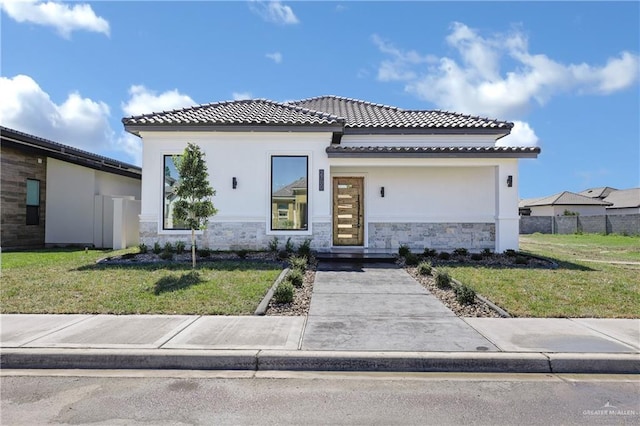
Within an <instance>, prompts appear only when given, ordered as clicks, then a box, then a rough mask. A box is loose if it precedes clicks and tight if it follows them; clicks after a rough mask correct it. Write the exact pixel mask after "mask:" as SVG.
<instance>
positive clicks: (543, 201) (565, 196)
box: [521, 191, 611, 207]
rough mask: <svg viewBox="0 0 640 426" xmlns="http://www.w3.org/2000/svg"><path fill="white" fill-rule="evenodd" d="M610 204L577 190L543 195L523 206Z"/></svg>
mask: <svg viewBox="0 0 640 426" xmlns="http://www.w3.org/2000/svg"><path fill="white" fill-rule="evenodd" d="M565 205H575V206H609V205H611V203H608V202H606V201H602V200H599V199H597V198H591V197H585V196H584V195H580V194H576V193H575V192H569V191H564V192H560V193H558V194H554V195H550V196H549V197H542V198H537V199H533V200H532V201H531V202H530V203H529V204H526V205H523V206H521V207H534V206H565Z"/></svg>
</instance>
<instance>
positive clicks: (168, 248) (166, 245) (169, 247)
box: [164, 241, 173, 253]
mask: <svg viewBox="0 0 640 426" xmlns="http://www.w3.org/2000/svg"><path fill="white" fill-rule="evenodd" d="M164 251H166V252H167V253H171V252H173V245H171V242H170V241H167V242H166V243H164Z"/></svg>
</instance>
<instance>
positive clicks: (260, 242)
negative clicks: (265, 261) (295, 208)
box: [140, 222, 331, 250]
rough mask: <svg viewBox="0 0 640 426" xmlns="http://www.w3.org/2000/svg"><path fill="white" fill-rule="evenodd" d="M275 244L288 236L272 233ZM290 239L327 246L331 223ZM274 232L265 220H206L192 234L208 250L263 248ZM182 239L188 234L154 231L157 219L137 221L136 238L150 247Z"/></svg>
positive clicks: (189, 238)
mask: <svg viewBox="0 0 640 426" xmlns="http://www.w3.org/2000/svg"><path fill="white" fill-rule="evenodd" d="M276 237H277V238H278V243H279V246H280V247H282V248H284V245H285V243H286V241H287V239H288V238H289V236H287V235H276ZM290 237H291V242H292V243H293V244H295V246H296V247H297V246H299V245H300V244H301V243H302V242H303V241H304V240H305V239H308V238H311V248H313V249H314V250H323V249H324V250H326V249H329V248H330V247H331V224H330V223H314V224H313V236H306V235H291V236H290ZM273 238H274V235H267V233H266V223H265V222H209V225H208V226H207V229H206V231H204V232H202V233H201V234H200V235H196V245H197V246H198V247H207V248H209V249H212V250H239V249H246V250H265V249H267V248H268V247H269V243H270V242H271V241H272V240H273ZM177 241H184V242H185V243H186V244H187V247H188V246H189V242H190V241H191V234H190V233H185V234H180V235H175V234H173V235H172V234H161V235H158V223H157V222H141V223H140V242H141V243H144V244H146V245H147V246H148V247H152V246H153V245H154V244H155V243H156V242H158V243H160V245H161V246H162V245H164V244H165V243H166V242H171V243H175V242H177Z"/></svg>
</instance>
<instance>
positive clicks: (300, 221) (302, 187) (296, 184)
mask: <svg viewBox="0 0 640 426" xmlns="http://www.w3.org/2000/svg"><path fill="white" fill-rule="evenodd" d="M307 167H308V158H307V157H306V156H283V155H282V156H272V157H271V230H273V231H281V230H282V231H301V230H304V231H306V230H307V229H308V227H309V225H308V212H307V192H308V191H307V189H308V183H307V182H308V179H307V172H308V168H307Z"/></svg>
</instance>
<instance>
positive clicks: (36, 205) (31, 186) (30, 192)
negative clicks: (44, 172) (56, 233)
mask: <svg viewBox="0 0 640 426" xmlns="http://www.w3.org/2000/svg"><path fill="white" fill-rule="evenodd" d="M39 224H40V181H39V180H35V179H27V225H39Z"/></svg>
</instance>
